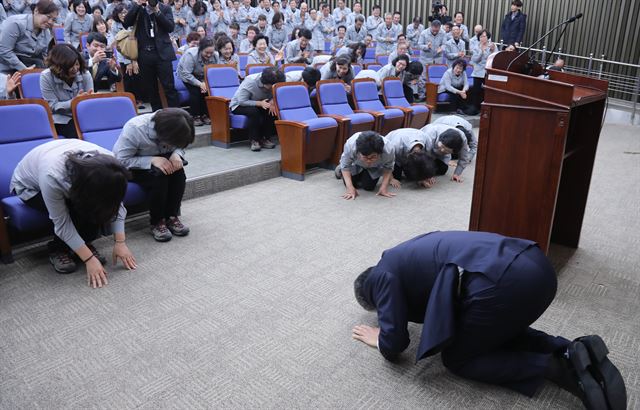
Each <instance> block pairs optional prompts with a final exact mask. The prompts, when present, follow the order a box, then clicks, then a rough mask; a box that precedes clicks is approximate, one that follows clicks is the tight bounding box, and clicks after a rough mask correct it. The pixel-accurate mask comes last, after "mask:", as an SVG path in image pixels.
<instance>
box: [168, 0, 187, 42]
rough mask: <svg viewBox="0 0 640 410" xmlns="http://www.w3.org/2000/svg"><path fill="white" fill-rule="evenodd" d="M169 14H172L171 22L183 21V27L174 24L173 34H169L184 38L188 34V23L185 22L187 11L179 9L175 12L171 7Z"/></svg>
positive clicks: (182, 8)
mask: <svg viewBox="0 0 640 410" xmlns="http://www.w3.org/2000/svg"><path fill="white" fill-rule="evenodd" d="M171 12H172V13H173V21H176V20H177V19H184V23H185V24H184V25H181V24H178V23H176V25H175V28H174V29H173V32H172V33H171V35H172V36H174V37H184V36H186V35H187V34H188V33H189V23H188V22H187V18H188V17H189V11H188V10H187V9H186V8H184V7H180V10H176V8H175V6H174V7H171Z"/></svg>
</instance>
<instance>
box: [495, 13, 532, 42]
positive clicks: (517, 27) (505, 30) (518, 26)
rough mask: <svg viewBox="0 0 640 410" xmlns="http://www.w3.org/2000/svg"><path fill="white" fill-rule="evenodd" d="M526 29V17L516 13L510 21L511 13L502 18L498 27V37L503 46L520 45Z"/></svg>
mask: <svg viewBox="0 0 640 410" xmlns="http://www.w3.org/2000/svg"><path fill="white" fill-rule="evenodd" d="M526 27H527V15H526V14H522V12H520V11H519V12H518V14H516V16H515V18H514V19H513V20H511V13H508V14H507V15H506V16H504V20H502V25H501V26H500V37H501V38H502V41H504V43H505V44H513V43H522V38H523V37H524V30H525V28H526Z"/></svg>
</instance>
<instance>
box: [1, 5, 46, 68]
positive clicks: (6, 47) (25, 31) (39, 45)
mask: <svg viewBox="0 0 640 410" xmlns="http://www.w3.org/2000/svg"><path fill="white" fill-rule="evenodd" d="M51 38H52V34H51V30H41V31H40V32H39V33H37V34H36V33H35V31H34V28H33V15H32V14H21V15H18V16H11V17H8V18H7V19H6V20H5V21H4V23H2V33H0V72H2V73H7V72H11V71H19V70H24V69H25V68H27V66H25V65H24V64H23V63H22V61H20V59H18V56H25V57H38V58H44V56H45V55H46V53H47V47H48V45H49V42H50V41H51Z"/></svg>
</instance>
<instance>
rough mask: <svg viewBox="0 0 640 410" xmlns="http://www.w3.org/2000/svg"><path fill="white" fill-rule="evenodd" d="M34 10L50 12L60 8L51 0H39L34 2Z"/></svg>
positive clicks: (41, 12) (43, 12)
mask: <svg viewBox="0 0 640 410" xmlns="http://www.w3.org/2000/svg"><path fill="white" fill-rule="evenodd" d="M35 10H38V13H40V14H51V13H53V12H56V11H58V12H59V11H60V8H59V7H58V6H57V5H56V3H54V2H52V1H51V0H40V1H39V2H37V3H36V7H35Z"/></svg>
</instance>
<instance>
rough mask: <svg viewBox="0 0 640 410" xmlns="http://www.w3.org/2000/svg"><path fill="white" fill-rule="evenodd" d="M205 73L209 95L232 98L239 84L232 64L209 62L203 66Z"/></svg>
mask: <svg viewBox="0 0 640 410" xmlns="http://www.w3.org/2000/svg"><path fill="white" fill-rule="evenodd" d="M205 73H206V75H205V80H206V81H207V88H208V89H209V95H210V96H212V97H225V98H228V99H231V98H233V94H235V93H236V90H237V89H238V87H239V86H240V82H239V80H238V72H237V71H236V69H235V68H234V67H233V66H230V65H225V64H210V65H207V66H206V67H205Z"/></svg>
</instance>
